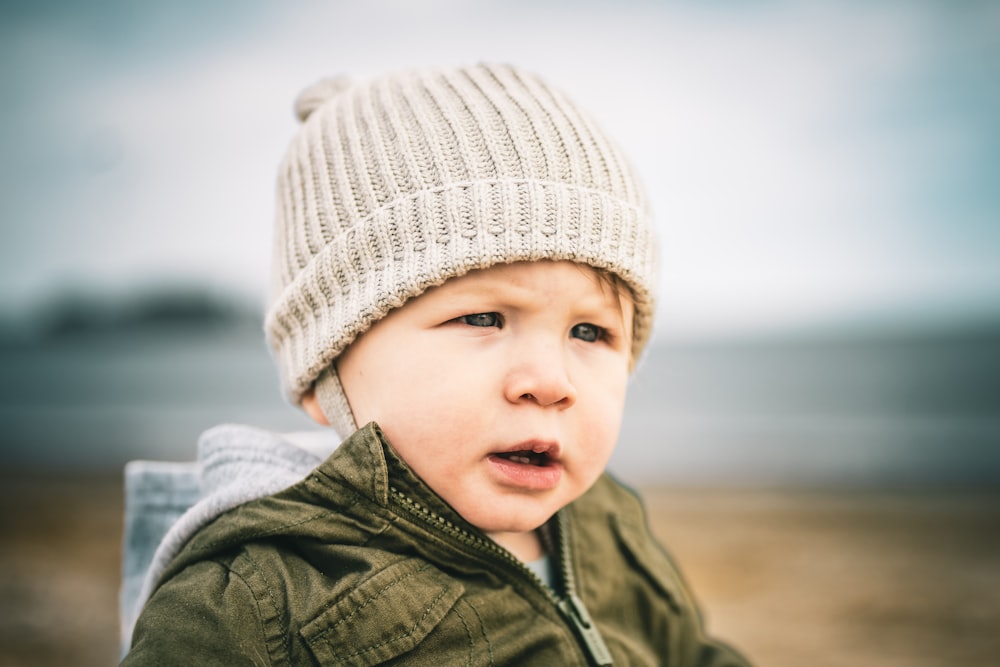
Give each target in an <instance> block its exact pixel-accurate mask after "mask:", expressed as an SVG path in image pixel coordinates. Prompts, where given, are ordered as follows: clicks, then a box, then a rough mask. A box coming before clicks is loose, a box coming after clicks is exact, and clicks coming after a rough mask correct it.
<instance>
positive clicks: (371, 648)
mask: <svg viewBox="0 0 1000 667" xmlns="http://www.w3.org/2000/svg"><path fill="white" fill-rule="evenodd" d="M447 592H448V589H444V590H442V591H441V592H440V593H438V595H437V597H436V598H434V599H433V600H431V603H430V604H429V605H427V609H425V610H424V613H423V614H421V615H420V618H418V619H417V622H416V623H414V624H413V625H412V626H410V629H409V630H408V631H407V632H404V633H402V634H400V635H396V636H395V637H390V638H388V639H386V640H385V641H383V642H381V643H379V644H375V645H373V646H369V647H368V648H364V649H361V650H360V651H355V652H354V653H350V654H348V655H345V656H344V657H345V658H355V657H357V656H359V655H362V654H364V653H368V652H369V651H374V650H375V649H377V648H382V647H383V646H385V645H386V644H391V643H392V642H394V641H396V640H398V639H403V638H405V637H410V636H412V635H413V631H414V630H416V629H417V628H418V627H420V625H421V624H422V623H423V622H424V619H425V618H427V614H429V613H431V611H432V610H433V609H434V607H436V606H437V603H438V602H440V601H441V598H443V597H444V594H445V593H447Z"/></svg>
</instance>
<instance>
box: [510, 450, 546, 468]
mask: <svg viewBox="0 0 1000 667" xmlns="http://www.w3.org/2000/svg"><path fill="white" fill-rule="evenodd" d="M497 456H498V457H500V458H502V459H507V460H508V461H510V462H511V463H520V464H522V465H531V466H539V467H544V466H547V465H549V463H550V462H551V459H550V458H549V455H548V454H547V453H545V452H533V451H531V450H522V451H517V452H504V453H503V454H497Z"/></svg>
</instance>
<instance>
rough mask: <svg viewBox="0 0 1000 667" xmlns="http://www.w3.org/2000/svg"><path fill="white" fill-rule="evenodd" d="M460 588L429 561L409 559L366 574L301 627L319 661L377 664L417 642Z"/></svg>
mask: <svg viewBox="0 0 1000 667" xmlns="http://www.w3.org/2000/svg"><path fill="white" fill-rule="evenodd" d="M463 592H464V588H463V586H462V585H461V584H460V583H458V582H457V581H455V580H454V579H452V578H450V577H448V576H446V575H445V574H443V573H442V572H441V571H439V570H437V569H436V568H434V567H433V566H431V565H430V564H428V563H424V562H422V561H417V560H407V561H403V562H400V563H396V564H394V565H391V566H389V567H387V568H385V569H384V570H382V571H380V572H378V573H377V574H375V575H374V576H372V577H370V578H369V579H367V580H365V581H364V582H362V583H361V584H360V585H359V586H357V587H356V588H355V589H354V590H352V591H351V592H350V593H348V594H347V595H346V596H344V597H343V598H341V599H340V600H338V601H337V602H336V603H335V604H334V605H333V606H332V607H330V608H328V609H326V610H325V611H324V612H323V613H321V614H320V615H319V616H317V617H316V618H314V619H313V620H311V621H310V622H309V623H307V624H306V625H305V626H303V627H302V629H301V630H300V631H299V632H300V635H301V636H302V638H303V639H304V640H305V642H306V644H307V645H308V646H309V649H310V650H311V651H312V654H313V657H314V658H315V659H316V661H317V662H319V663H320V664H331V665H333V664H335V665H357V666H362V665H378V664H381V663H384V662H387V661H389V660H392V659H393V658H396V657H398V656H400V655H402V654H404V653H406V652H408V651H411V650H413V649H414V648H415V647H416V646H418V645H419V644H420V642H421V641H423V640H424V638H425V637H427V635H428V634H430V632H431V631H432V630H433V629H434V628H435V627H436V626H437V625H438V624H439V623H440V622H441V620H442V619H443V618H444V617H445V615H446V614H447V613H448V612H449V611H450V610H451V609H452V607H454V605H455V603H456V602H457V601H458V599H459V598H460V597H461V596H462V593H463Z"/></svg>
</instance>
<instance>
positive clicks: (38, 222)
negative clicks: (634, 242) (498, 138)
mask: <svg viewBox="0 0 1000 667" xmlns="http://www.w3.org/2000/svg"><path fill="white" fill-rule="evenodd" d="M481 60H486V61H504V62H511V63H514V64H518V65H520V66H523V67H526V68H529V69H532V70H535V71H537V72H539V73H541V74H543V75H544V76H545V78H547V79H548V80H550V81H552V82H553V83H555V84H556V85H558V86H559V87H561V88H562V89H564V90H566V91H567V92H568V93H569V94H570V95H571V96H572V97H573V98H574V99H575V100H577V101H578V102H579V103H580V104H581V106H583V107H584V108H586V109H588V110H589V111H591V112H592V114H593V115H595V116H596V117H597V119H598V120H599V122H600V123H601V124H602V125H603V126H604V127H605V129H606V130H607V131H608V132H609V133H610V134H611V135H612V136H614V137H616V138H617V139H618V140H619V143H620V144H622V146H623V148H624V149H625V152H626V153H627V154H628V155H629V156H630V157H631V159H632V161H633V162H634V163H635V165H636V167H637V169H638V171H639V173H640V174H641V175H642V176H643V178H644V180H645V184H646V187H647V189H648V191H649V194H650V197H651V199H652V203H653V207H654V209H655V212H656V215H657V221H658V224H659V225H660V229H661V235H662V245H663V274H662V285H661V294H662V296H661V299H660V304H659V306H660V312H659V320H658V329H657V331H656V333H655V337H654V341H653V344H652V346H651V349H650V351H649V352H648V354H647V355H646V358H645V359H644V360H643V362H642V363H641V365H640V368H639V371H638V373H637V374H636V376H635V378H634V380H633V384H632V389H631V394H630V399H629V401H630V403H629V406H628V409H627V414H626V418H625V427H624V428H623V432H622V438H621V442H620V445H619V449H618V451H617V453H616V454H615V457H614V459H613V461H612V469H613V471H614V472H615V473H616V474H617V475H618V476H619V477H620V478H622V479H624V480H625V481H627V482H629V483H631V484H633V485H636V486H638V487H640V488H643V489H644V490H647V492H648V497H649V499H650V500H649V502H650V508H651V511H652V514H653V517H652V518H653V521H654V528H655V529H656V530H658V531H661V532H662V535H663V538H664V541H665V542H666V543H667V544H668V545H669V546H670V547H671V548H672V549H674V550H675V553H676V554H677V556H678V557H679V559H680V560H681V564H682V566H683V567H684V568H685V569H686V570H687V571H688V573H689V576H690V577H691V579H692V581H693V583H694V587H695V591H696V593H699V594H701V595H702V601H703V603H704V604H705V607H706V611H707V616H708V618H709V621H710V627H711V628H712V629H713V630H715V631H717V633H718V634H720V635H722V636H724V637H726V638H728V639H731V640H732V641H733V642H734V643H736V644H738V645H739V646H741V647H743V648H744V649H745V650H746V652H747V653H748V654H749V655H750V656H751V657H753V658H755V659H756V660H757V661H758V662H759V663H760V664H769V665H800V664H807V663H808V664H813V665H841V664H844V665H846V664H859V663H860V664H866V665H897V664H908V665H936V664H942V665H943V664H955V663H956V662H962V661H963V660H968V661H972V660H975V659H979V658H981V657H982V656H991V657H992V658H993V659H995V656H996V655H998V654H1000V639H997V638H995V637H994V635H995V634H996V633H995V628H996V627H997V624H998V623H1000V611H998V610H1000V571H998V567H1000V566H998V565H997V563H998V562H1000V537H998V535H1000V530H998V529H1000V493H998V491H1000V122H998V120H997V119H998V118H1000V86H998V84H997V82H998V81H1000V5H998V4H997V3H994V2H988V1H986V0H982V1H977V0H967V1H964V2H960V3H955V2H945V1H944V0H940V1H932V0H909V1H905V0H876V1H874V2H854V1H848V0H844V1H841V2H835V1H834V0H815V1H810V2H792V1H791V0H773V1H765V0H760V1H753V0H747V1H745V2H731V1H730V2H722V1H719V2H689V1H674V2H655V1H653V0H649V1H645V2H643V1H638V0H634V1H631V2H614V3H612V2H610V1H597V0H594V1H578V2H569V1H564V2H557V1H554V0H544V1H537V2H522V1H508V2H499V1H486V0H482V1H467V2H457V1H454V0H427V1H412V2H405V1H403V0H374V1H368V2H361V1H360V0H358V1H341V0H338V1H329V2H303V1H292V2H285V3H280V4H279V3H267V2H262V1H260V0H251V1H249V2H239V3H237V2H233V1H232V0H215V1H213V0H208V1H201V2H197V3H195V2H190V1H189V0H179V1H177V2H173V3H129V2H125V1H124V0H91V1H90V2H87V3H71V2H65V1H60V0H52V1H50V2H38V3H3V5H2V8H0V84H2V90H3V92H2V94H0V483H2V489H0V502H2V503H3V505H2V506H0V510H2V518H0V529H2V532H0V540H2V542H0V600H3V601H2V602H0V654H2V655H0V665H7V664H10V665H19V664H36V665H37V664H50V662H51V664H65V663H66V662H67V661H70V662H72V663H73V664H81V665H87V664H95V665H96V664H108V663H110V662H113V661H114V657H115V655H116V653H115V651H116V649H115V645H114V642H115V636H116V633H117V629H116V627H115V623H116V621H115V614H116V611H115V596H116V594H117V585H118V584H117V581H118V580H117V576H118V575H117V568H118V564H119V560H118V559H119V555H118V553H119V548H120V547H119V545H120V532H121V478H120V475H121V468H122V466H123V464H124V463H125V462H126V461H128V460H131V459H136V458H147V459H167V460H189V459H192V458H193V457H194V455H195V445H196V440H197V437H198V434H199V433H200V432H201V431H202V430H204V429H206V428H208V427H210V426H212V425H214V424H217V423H220V422H245V423H251V424H254V425H258V426H263V427H267V428H272V429H277V430H301V429H308V428H310V427H311V426H310V422H308V421H307V420H306V418H305V417H304V416H302V415H301V414H300V413H299V412H298V411H297V410H295V409H293V408H292V407H290V406H289V405H288V404H287V403H286V402H285V401H284V399H283V397H282V396H281V394H280V391H279V388H278V382H277V375H276V372H275V370H274V368H273V364H272V363H271V360H270V357H269V353H268V350H267V346H266V344H265V342H264V339H263V334H262V329H261V318H262V313H263V309H264V307H265V299H266V290H267V285H268V281H269V261H270V256H269V253H270V249H269V246H270V238H271V222H272V211H273V188H274V185H273V184H274V176H275V174H276V169H277V165H278V162H279V160H280V159H281V156H282V154H283V152H284V148H285V146H286V145H287V143H288V141H290V139H291V137H292V136H293V134H294V132H295V130H296V121H295V119H294V117H293V114H292V110H291V107H292V101H293V99H294V97H295V95H296V94H297V93H298V91H299V90H300V89H301V88H303V87H304V86H306V85H308V84H310V83H312V82H313V81H315V80H316V79H318V78H320V77H323V76H328V75H332V74H341V73H346V74H350V75H354V76H358V77H364V76H368V75H374V74H379V73H383V72H386V71H389V70H393V69H398V68H405V67H413V66H422V65H437V64H455V63H469V62H476V61H481ZM87 610H90V611H87ZM790 628H794V630H793V631H792V632H790V631H789V630H790ZM887 637H888V638H889V639H888V640H887ZM817 656H819V657H817ZM48 661H50V662H48ZM980 661H984V662H988V659H987V660H980Z"/></svg>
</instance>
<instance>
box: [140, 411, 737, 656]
mask: <svg viewBox="0 0 1000 667" xmlns="http://www.w3.org/2000/svg"><path fill="white" fill-rule="evenodd" d="M547 533H548V535H549V536H550V537H551V541H552V543H553V552H552V554H553V558H554V562H555V563H556V565H557V567H556V569H557V571H558V578H559V584H558V585H557V586H556V588H558V589H559V590H554V589H553V588H550V587H548V586H546V585H545V584H543V583H542V582H541V581H540V580H539V579H538V578H537V577H536V576H535V575H534V574H533V573H532V572H531V571H530V570H529V569H528V568H527V567H525V566H524V565H523V564H522V563H521V562H520V561H518V560H517V559H516V558H515V557H514V556H512V555H511V554H510V553H509V552H507V551H506V550H504V549H503V548H501V547H499V546H498V545H497V544H496V543H494V542H493V541H492V540H490V539H489V538H488V537H486V536H485V535H484V534H483V533H482V532H481V531H479V530H478V529H477V528H475V527H474V526H472V525H470V524H468V523H467V522H466V521H464V520H463V519H462V518H461V516H459V515H458V514H457V513H456V512H455V511H454V510H453V509H451V507H450V506H448V505H447V504H446V503H445V502H444V501H443V500H441V499H440V498H439V497H438V496H437V495H436V494H434V493H433V492H432V491H431V490H430V489H429V488H428V487H427V486H426V485H425V484H424V483H423V482H422V481H421V480H420V479H419V478H418V477H417V476H416V475H415V474H414V473H413V472H412V471H411V470H410V469H409V468H408V467H407V466H406V464H405V463H404V462H403V461H402V460H401V459H400V458H399V457H398V456H397V455H396V454H395V452H394V451H393V450H392V448H391V447H390V446H389V445H388V443H387V442H386V441H385V439H384V437H383V436H382V434H381V432H380V431H379V430H378V427H377V426H375V425H374V424H370V425H369V426H367V427H365V428H363V429H361V430H359V431H358V432H357V433H355V434H354V435H353V436H352V437H351V438H349V439H348V440H347V441H345V442H344V443H343V444H342V445H341V446H340V447H339V448H338V449H337V450H336V451H335V452H334V453H333V454H332V455H331V456H330V457H329V458H328V459H327V460H326V461H325V462H323V463H322V464H321V465H320V466H319V467H318V468H316V469H315V470H314V471H313V472H312V473H311V474H310V475H309V476H308V477H307V478H306V479H304V480H303V481H301V482H300V483H298V484H296V485H294V486H292V487H290V488H288V489H286V490H284V491H282V492H280V493H277V494H275V495H272V496H268V497H265V498H261V499H259V500H254V501H251V502H249V503H246V504H244V505H242V506H240V507H238V508H236V509H234V510H231V511H229V512H227V513H225V514H223V515H222V516H220V517H219V518H218V519H216V520H215V521H214V522H212V523H211V524H209V525H208V526H206V527H205V528H203V529H202V530H201V531H200V532H199V533H197V534H196V535H195V536H194V537H193V538H192V539H191V540H190V542H188V544H187V545H186V547H185V548H184V549H183V550H182V551H181V553H180V554H179V555H178V556H177V557H176V558H175V559H174V560H173V562H172V563H171V564H170V566H169V567H168V568H167V571H166V572H165V574H164V576H163V577H162V578H161V580H160V584H159V586H158V587H157V588H156V589H155V591H154V593H153V595H152V596H151V598H150V599H149V600H148V602H147V603H146V606H145V608H144V610H143V612H142V614H141V616H140V618H139V621H138V623H137V625H136V629H135V633H134V635H133V643H132V650H131V651H130V653H129V654H128V656H127V657H126V658H125V661H124V662H123V663H122V664H123V665H127V666H130V667H131V666H136V665H157V666H166V665H184V666H185V667H188V666H190V665H220V666H221V665H225V666H226V667H231V666H234V665H434V666H435V667H449V666H451V665H538V666H545V667H551V666H553V665H600V664H611V663H612V661H613V663H614V664H615V665H669V666H671V667H681V666H691V667H694V666H696V665H697V666H705V667H708V666H722V665H746V664H747V663H746V662H745V660H743V659H742V658H741V657H739V656H738V655H737V654H735V653H733V652H732V651H731V650H729V649H728V648H726V647H724V646H722V645H720V644H715V643H712V642H710V641H708V640H707V639H706V637H705V636H704V634H703V629H702V625H701V621H700V618H699V615H698V611H697V609H696V608H695V605H694V602H693V601H692V599H691V597H690V595H689V593H688V591H687V589H686V587H685V585H684V583H683V581H682V580H681V577H680V575H679V574H678V572H677V570H676V569H675V567H674V565H673V563H672V562H671V561H670V559H669V558H668V557H667V556H666V555H665V553H664V552H663V550H662V549H661V548H660V547H659V546H658V545H657V544H656V542H655V541H654V539H653V538H652V537H651V535H650V533H649V531H648V529H647V527H646V523H645V517H644V515H643V510H642V508H641V506H640V503H639V501H638V500H637V498H636V497H635V496H634V495H633V494H631V493H630V492H628V491H626V490H625V489H624V488H623V487H621V486H620V485H618V484H617V483H616V482H614V481H612V480H611V479H610V478H609V477H607V476H604V477H602V478H601V479H600V480H599V481H598V482H597V483H596V484H595V485H594V487H593V488H592V489H591V490H590V491H588V492H587V493H586V494H585V495H584V496H582V497H581V498H580V499H578V500H577V501H576V502H574V503H572V504H571V505H570V506H568V507H566V508H565V509H563V510H562V511H560V512H559V513H558V514H557V516H556V517H555V518H553V520H552V521H551V522H550V524H549V530H548V531H547Z"/></svg>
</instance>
